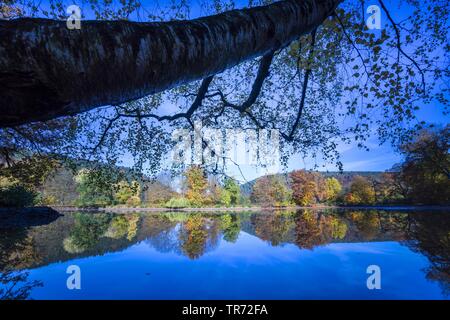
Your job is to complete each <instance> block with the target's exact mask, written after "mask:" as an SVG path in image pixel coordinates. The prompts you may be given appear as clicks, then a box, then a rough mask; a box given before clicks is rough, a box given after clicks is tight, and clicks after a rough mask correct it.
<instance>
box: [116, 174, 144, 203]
mask: <svg viewBox="0 0 450 320" xmlns="http://www.w3.org/2000/svg"><path fill="white" fill-rule="evenodd" d="M115 189H116V193H115V194H114V199H115V201H116V203H118V204H126V205H127V206H130V207H137V206H139V205H140V204H141V198H140V194H141V186H140V185H139V183H138V182H137V181H132V182H131V183H128V182H126V181H124V180H122V181H120V182H119V183H118V184H117V185H116V187H115Z"/></svg>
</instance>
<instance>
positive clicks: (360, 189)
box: [345, 176, 375, 205]
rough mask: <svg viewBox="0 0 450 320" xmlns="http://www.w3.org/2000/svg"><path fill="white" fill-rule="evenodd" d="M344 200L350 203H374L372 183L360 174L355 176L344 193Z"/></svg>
mask: <svg viewBox="0 0 450 320" xmlns="http://www.w3.org/2000/svg"><path fill="white" fill-rule="evenodd" d="M345 202H346V203H347V204H350V205H371V204H374V203H375V190H374V188H373V185H372V183H370V181H369V180H368V179H366V178H364V177H362V176H355V177H354V178H353V180H352V183H351V185H350V190H349V192H348V193H347V194H346V195H345Z"/></svg>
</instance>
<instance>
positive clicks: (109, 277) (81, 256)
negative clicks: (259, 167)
mask: <svg viewBox="0 0 450 320" xmlns="http://www.w3.org/2000/svg"><path fill="white" fill-rule="evenodd" d="M69 266H76V267H75V268H79V274H72V273H67V271H68V267H69ZM369 266H376V267H378V268H379V270H378V271H379V272H377V274H373V273H371V272H369V273H368V272H367V269H368V267H369ZM72 268H73V267H72ZM69 270H70V269H69ZM71 272H72V271H71ZM76 273H77V272H76ZM0 274H1V276H0V281H1V283H0V297H2V298H9V299H11V298H12V299H449V296H450V212H448V211H447V212H445V211H428V212H420V211H380V210H359V211H355V210H349V209H347V210H322V211H320V210H299V211H272V212H261V213H255V212H249V213H242V212H240V213H224V214H218V213H205V212H203V213H183V212H173V213H167V212H166V213H131V214H113V213H77V212H74V213H64V214H63V215H62V216H59V217H51V218H36V217H35V218H32V217H30V218H23V217H20V218H18V217H6V216H4V217H1V216H0ZM78 275H79V277H78ZM73 276H77V278H76V283H78V284H79V285H80V289H76V288H75V289H72V290H70V289H68V285H67V283H68V278H69V277H72V278H71V279H72V280H73ZM372 276H377V277H378V278H377V279H378V280H379V284H380V289H377V288H375V289H369V288H368V278H369V277H372ZM371 279H372V280H373V279H374V278H371ZM72 280H71V281H72ZM372 280H371V281H372ZM378 280H377V281H378ZM71 283H72V282H71ZM73 283H75V282H73Z"/></svg>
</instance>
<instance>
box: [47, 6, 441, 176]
mask: <svg viewBox="0 0 450 320" xmlns="http://www.w3.org/2000/svg"><path fill="white" fill-rule="evenodd" d="M236 2H237V6H236V7H240V6H242V5H243V4H245V3H248V1H244V0H238V1H236ZM66 3H67V5H69V4H77V5H79V6H80V7H81V8H82V10H83V14H84V16H85V17H86V18H87V19H92V18H93V16H92V12H91V11H90V9H89V5H88V3H86V2H85V1H68V2H66ZM113 3H118V1H117V0H115V1H113ZM141 3H142V9H141V10H139V15H140V16H137V15H134V16H131V17H130V19H132V20H142V18H141V17H143V16H145V15H148V14H150V13H156V12H157V10H158V9H161V8H164V7H165V6H167V5H168V4H169V3H170V2H169V1H168V0H157V1H155V0H141ZM188 3H189V4H190V12H189V17H190V18H195V17H199V16H203V15H207V14H209V12H208V9H207V4H208V5H211V2H210V1H208V0H188ZM46 5H47V6H48V1H42V2H41V6H42V7H45V6H46ZM369 5H371V3H370V1H369V2H367V3H366V6H367V7H368V6H369ZM386 5H387V6H388V8H390V12H391V15H392V17H393V18H394V20H396V21H400V20H402V19H404V18H406V17H407V16H408V15H409V14H411V8H409V7H408V6H407V4H405V3H403V4H402V6H401V10H400V9H399V8H400V6H399V5H398V2H397V1H388V2H387V3H386ZM424 5H425V4H424ZM382 21H383V22H382V25H383V24H385V23H386V17H385V15H384V13H382ZM375 32H379V31H375ZM406 51H408V50H407V48H406ZM177 109H178V108H177V107H176V106H173V105H170V104H169V103H166V104H164V106H163V108H162V109H161V110H159V112H158V113H160V114H170V113H173V112H176V111H175V110H177ZM442 109H443V106H440V105H426V106H425V105H424V106H422V108H421V110H419V111H418V112H417V117H418V120H419V121H426V122H429V123H436V124H438V125H445V124H447V123H448V122H449V120H450V119H449V118H448V117H447V118H446V117H444V116H443V115H442V112H441V111H440V110H442ZM368 145H369V147H370V151H364V150H361V149H359V148H358V147H357V146H356V144H350V145H340V146H339V147H338V149H339V150H341V156H342V159H341V160H342V162H343V164H344V170H349V171H384V170H387V169H390V168H391V167H392V165H394V164H395V163H398V162H399V160H400V157H399V155H398V154H396V153H395V151H394V149H393V148H392V147H390V146H389V145H383V146H380V145H379V143H378V141H377V139H375V138H372V139H370V140H369V141H368ZM123 160H124V164H125V165H131V164H132V158H131V156H130V155H125V156H124V158H123ZM314 165H319V170H336V167H335V166H334V165H331V164H328V163H326V162H325V161H323V160H321V159H317V160H316V159H310V158H307V159H302V158H301V157H300V156H299V155H293V157H292V159H291V160H290V162H289V165H288V170H293V169H299V168H307V169H311V168H313V166H314ZM241 169H242V171H243V173H244V176H245V178H246V179H247V180H251V179H253V178H255V177H257V176H260V175H263V174H265V173H267V172H269V173H271V172H273V171H274V170H273V169H272V170H265V169H263V168H255V167H253V166H246V165H242V166H241ZM229 171H230V172H229V173H230V174H231V175H234V176H235V177H236V178H238V179H240V180H242V176H241V174H240V172H239V170H238V168H236V167H235V166H233V165H231V166H230V167H229Z"/></svg>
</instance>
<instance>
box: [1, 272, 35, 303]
mask: <svg viewBox="0 0 450 320" xmlns="http://www.w3.org/2000/svg"><path fill="white" fill-rule="evenodd" d="M28 275H29V273H28V272H25V271H8V272H5V273H2V274H0V300H25V299H28V298H29V296H30V293H31V290H33V289H34V288H36V287H42V286H43V284H42V281H38V280H33V281H28Z"/></svg>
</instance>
